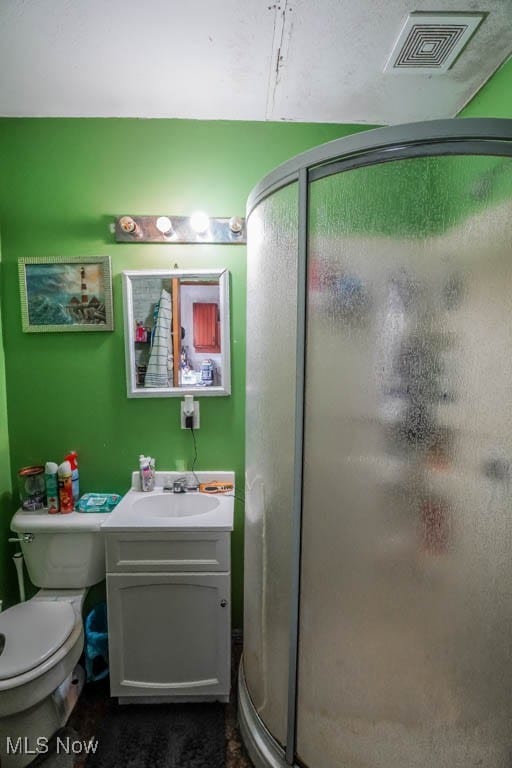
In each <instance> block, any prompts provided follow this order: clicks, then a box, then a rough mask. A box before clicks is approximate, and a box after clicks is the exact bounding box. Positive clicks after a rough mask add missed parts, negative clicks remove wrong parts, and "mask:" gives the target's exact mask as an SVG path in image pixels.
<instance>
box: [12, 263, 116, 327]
mask: <svg viewBox="0 0 512 768" xmlns="http://www.w3.org/2000/svg"><path fill="white" fill-rule="evenodd" d="M18 271H19V278H20V296H21V323H22V327H23V330H24V331H25V332H26V333H47V332H49V331H112V330H113V329H114V324H113V318H112V276H111V272H110V257H109V256H89V257H78V258H70V259H65V258H63V259H58V258H44V257H43V258H39V257H34V258H25V259H19V261H18Z"/></svg>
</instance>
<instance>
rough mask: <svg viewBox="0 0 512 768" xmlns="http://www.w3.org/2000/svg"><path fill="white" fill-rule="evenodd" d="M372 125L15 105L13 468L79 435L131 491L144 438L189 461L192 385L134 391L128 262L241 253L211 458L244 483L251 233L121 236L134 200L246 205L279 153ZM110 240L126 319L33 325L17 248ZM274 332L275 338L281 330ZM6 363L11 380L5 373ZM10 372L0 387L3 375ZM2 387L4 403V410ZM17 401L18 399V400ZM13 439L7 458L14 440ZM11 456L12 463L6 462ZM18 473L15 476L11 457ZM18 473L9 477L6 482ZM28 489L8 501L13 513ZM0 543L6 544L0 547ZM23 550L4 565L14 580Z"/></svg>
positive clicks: (7, 232)
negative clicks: (187, 403)
mask: <svg viewBox="0 0 512 768" xmlns="http://www.w3.org/2000/svg"><path fill="white" fill-rule="evenodd" d="M364 128H365V126H334V125H329V126H326V125H305V124H290V123H243V122H205V121H180V120H130V119H102V120H101V119H1V120H0V169H1V173H2V178H3V179H4V181H5V183H4V185H3V187H2V189H1V190H0V227H1V235H2V253H3V278H4V279H3V280H2V291H1V303H2V313H3V322H4V337H5V364H6V380H7V407H8V415H9V435H10V457H11V467H12V481H13V482H15V473H16V470H17V469H18V468H19V467H21V466H23V465H26V464H31V463H39V462H44V461H45V460H55V461H60V460H61V459H62V457H63V455H64V453H65V452H67V451H68V450H70V449H72V448H73V449H75V450H77V451H78V454H79V459H80V479H81V490H82V491H83V492H85V491H109V490H110V491H116V492H125V491H126V490H127V488H128V486H129V480H130V473H131V471H132V470H134V469H136V467H137V458H138V455H139V454H140V453H146V454H151V455H152V456H155V457H156V460H157V467H160V468H161V469H173V468H174V467H175V462H176V460H177V459H185V460H186V461H187V462H188V466H190V462H191V459H192V456H193V451H192V443H191V435H190V434H189V433H187V432H185V431H182V430H181V429H180V428H179V403H180V400H179V398H169V399H162V398H155V399H149V400H146V399H128V398H127V397H126V385H125V367H124V338H123V322H122V297H121V274H120V273H121V271H122V270H123V269H144V268H162V267H173V266H174V265H175V264H177V265H178V266H179V267H180V268H196V267H219V266H224V267H228V269H229V270H230V273H231V343H232V396H231V397H228V398H208V397H207V398H202V399H201V429H200V430H199V432H198V433H197V445H198V455H199V460H198V463H197V468H198V469H234V470H236V473H237V483H238V487H239V488H240V489H243V486H244V442H245V436H244V407H245V403H244V395H245V279H246V253H245V248H244V247H233V246H231V247H230V246H210V245H201V246H181V245H174V246H173V245H147V244H146V245H143V244H126V245H118V244H116V243H115V242H114V240H113V236H112V234H111V233H110V231H109V224H110V222H111V221H112V220H113V218H114V216H116V215H118V214H123V213H138V214H156V213H168V214H176V215H186V214H188V213H191V212H192V211H193V210H196V209H204V210H206V211H207V212H209V213H210V214H212V215H217V216H231V215H236V214H238V215H244V212H245V203H246V199H247V196H248V193H249V192H250V190H251V188H252V187H253V186H254V184H256V183H257V182H258V181H259V179H260V178H261V177H262V176H264V175H265V174H266V173H267V172H268V171H270V170H271V169H272V168H274V167H275V166H276V165H278V164H279V163H281V162H283V161H284V160H286V159H288V158H289V157H292V156H293V155H295V154H297V153H298V152H301V151H303V150H305V149H308V148H310V147H313V146H315V145H317V144H321V143H323V142H326V141H330V140H332V139H335V138H338V137H340V136H343V135H346V134H348V133H351V132H353V131H356V130H363V129H364ZM92 255H94V256H96V255H99V256H101V255H110V257H111V263H112V270H113V291H114V318H115V331H114V332H113V333H107V332H101V333H49V334H33V333H32V334H30V333H29V334H24V333H22V331H21V318H20V302H19V291H18V274H17V260H18V259H19V258H20V257H24V256H55V257H68V256H92ZM269 342H270V343H271V340H269ZM1 380H2V379H1V371H0V382H1ZM1 386H2V385H1V383H0V387H1ZM1 395H2V392H1V389H0V416H1V414H2V410H1V409H2V398H1ZM4 410H5V407H4ZM3 439H4V444H3V448H2V444H0V458H1V457H2V454H3V453H6V447H5V436H4V438H3ZM6 466H7V464H6V462H4V463H3V468H5V467H6ZM5 489H6V490H7V491H8V490H9V478H8V472H6V477H5ZM3 490H4V488H0V491H3ZM13 508H14V504H11V505H10V508H9V509H3V510H1V512H2V515H3V517H2V520H3V526H4V529H5V527H6V520H7V519H8V517H9V515H10V514H11V513H12V511H13ZM242 534H243V507H242V505H241V504H240V503H239V502H237V503H236V521H235V532H234V535H233V605H234V612H233V616H234V624H235V626H240V624H241V615H242V613H241V603H242V573H243V570H242V556H243V553H242V547H243V535H242ZM0 551H2V550H1V549H0ZM9 569H12V563H11V561H10V558H5V557H4V558H3V559H2V563H1V566H0V596H2V594H3V593H5V594H6V596H7V597H8V598H9V599H11V598H12V593H7V591H6V590H7V587H6V585H7V580H8V576H7V574H8V572H9Z"/></svg>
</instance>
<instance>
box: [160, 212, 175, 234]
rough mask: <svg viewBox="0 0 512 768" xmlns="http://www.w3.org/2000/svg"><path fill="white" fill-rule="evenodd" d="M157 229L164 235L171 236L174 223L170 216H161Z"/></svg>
mask: <svg viewBox="0 0 512 768" xmlns="http://www.w3.org/2000/svg"><path fill="white" fill-rule="evenodd" d="M156 228H157V229H158V231H159V232H161V233H162V235H170V234H171V232H172V221H171V220H170V218H169V217H168V216H159V217H158V219H157V220H156Z"/></svg>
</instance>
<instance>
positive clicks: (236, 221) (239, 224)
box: [229, 216, 244, 235]
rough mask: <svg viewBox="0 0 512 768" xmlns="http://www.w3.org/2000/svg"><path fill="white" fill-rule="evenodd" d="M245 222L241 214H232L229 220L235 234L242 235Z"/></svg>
mask: <svg viewBox="0 0 512 768" xmlns="http://www.w3.org/2000/svg"><path fill="white" fill-rule="evenodd" d="M243 226H244V224H243V221H242V219H241V218H240V216H232V217H231V218H230V220H229V228H230V230H231V231H232V233H233V234H234V235H240V234H241V232H242V228H243Z"/></svg>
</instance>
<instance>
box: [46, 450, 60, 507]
mask: <svg viewBox="0 0 512 768" xmlns="http://www.w3.org/2000/svg"><path fill="white" fill-rule="evenodd" d="M58 469H59V467H58V465H57V464H56V463H55V462H54V461H47V462H46V464H45V468H44V484H45V486H46V506H47V507H48V512H49V513H50V515H54V514H55V513H56V512H58V511H59V483H58V479H57V472H58Z"/></svg>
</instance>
